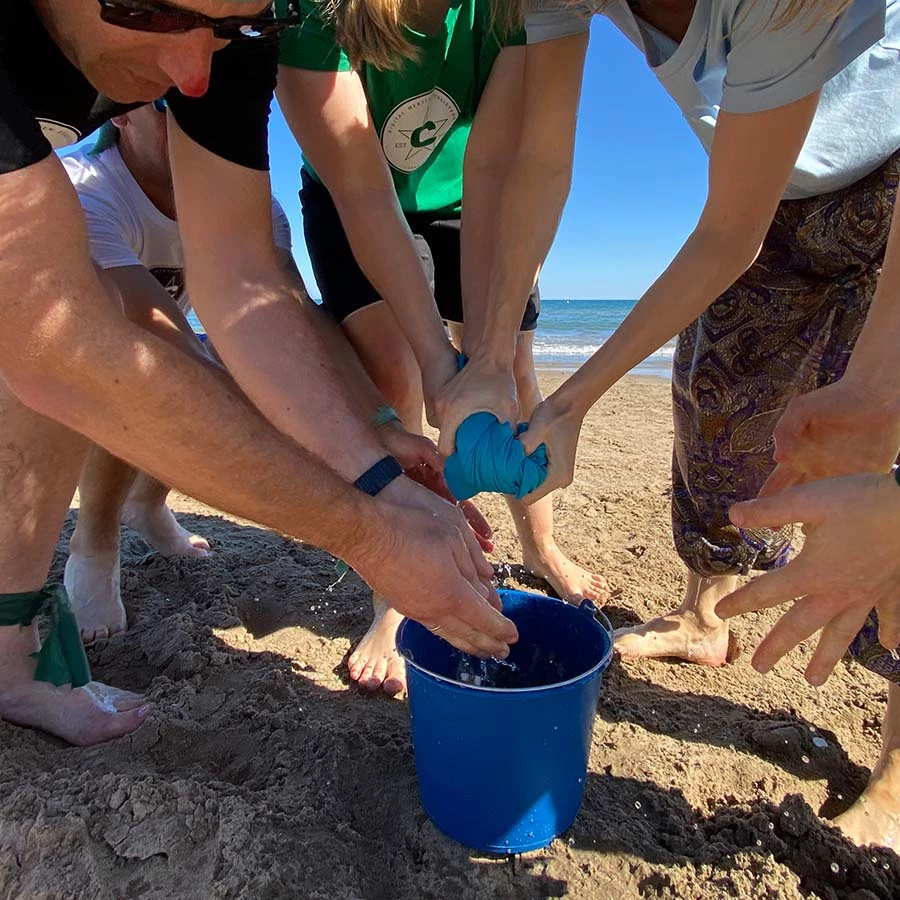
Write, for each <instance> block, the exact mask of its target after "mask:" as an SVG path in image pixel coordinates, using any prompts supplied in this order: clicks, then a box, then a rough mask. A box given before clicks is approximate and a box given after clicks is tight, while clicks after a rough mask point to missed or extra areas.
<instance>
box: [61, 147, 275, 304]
mask: <svg viewBox="0 0 900 900" xmlns="http://www.w3.org/2000/svg"><path fill="white" fill-rule="evenodd" d="M62 164H63V165H64V166H65V168H66V171H67V172H68V173H69V178H70V179H71V181H72V184H73V185H75V190H76V191H77V192H78V198H79V200H80V201H81V207H82V209H83V210H84V217H85V220H86V221H87V230H88V238H89V240H90V243H91V257H92V258H93V260H94V262H95V263H96V264H97V265H98V266H100V268H101V269H118V268H121V267H122V266H143V267H144V268H146V269H147V270H148V271H149V272H150V273H151V274H152V275H153V277H154V278H156V280H157V281H158V282H159V283H160V284H161V285H162V286H163V287H164V288H165V289H166V290H167V291H168V292H169V294H170V295H171V296H172V298H173V299H174V300H175V301H176V302H177V303H178V305H179V307H180V308H181V310H182V312H184V313H185V314H187V313H188V312H189V311H190V308H191V304H190V301H189V300H188V297H187V293H186V291H185V287H184V256H183V253H182V248H181V235H180V234H179V231H178V223H177V222H176V221H175V220H174V219H170V218H169V217H168V216H166V215H163V213H161V212H160V211H159V210H158V209H157V208H156V207H155V206H154V205H153V203H152V202H151V201H150V198H149V197H147V195H146V194H145V193H144V192H143V191H142V190H141V188H140V186H139V185H138V183H137V182H136V181H135V180H134V177H133V176H132V174H131V172H129V171H128V167H127V166H126V165H125V163H124V162H123V161H122V156H121V154H120V153H119V149H118V147H116V146H112V147H110V148H109V149H107V150H104V151H103V152H102V153H98V154H97V155H96V156H94V155H91V154H90V153H86V152H83V151H79V152H76V153H72V154H70V155H68V156H64V157H63V158H62ZM272 222H273V227H274V230H275V243H276V245H277V246H278V247H280V248H282V249H284V250H286V251H288V252H290V250H291V226H290V223H289V222H288V218H287V216H286V215H285V212H284V210H283V209H282V208H281V204H280V203H279V202H278V201H277V200H276V199H275V198H274V197H273V198H272Z"/></svg>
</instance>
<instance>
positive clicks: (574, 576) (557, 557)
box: [522, 544, 609, 602]
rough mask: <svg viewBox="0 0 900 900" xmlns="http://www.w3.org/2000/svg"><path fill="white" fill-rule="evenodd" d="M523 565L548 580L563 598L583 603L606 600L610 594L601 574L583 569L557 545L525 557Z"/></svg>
mask: <svg viewBox="0 0 900 900" xmlns="http://www.w3.org/2000/svg"><path fill="white" fill-rule="evenodd" d="M522 564H523V565H524V567H525V568H526V569H527V570H528V571H529V572H533V573H534V574H535V575H537V576H538V577H539V578H543V579H544V580H545V581H548V582H549V583H550V584H551V585H552V586H553V590H554V591H556V593H557V594H559V596H560V597H562V598H563V600H568V601H569V602H572V601H573V600H574V601H576V602H581V599H582V598H585V599H587V600H605V599H606V598H607V597H609V584H608V583H607V581H606V579H605V578H604V577H603V576H602V575H594V573H593V572H588V570H587V569H582V568H581V566H579V565H578V563H576V562H573V561H572V560H571V559H569V557H568V556H566V555H565V554H564V553H563V552H562V550H560V549H559V547H557V546H556V544H551V545H550V547H549V548H546V549H545V550H543V551H541V552H540V553H539V554H536V555H535V556H534V557H531V556H529V557H528V558H527V559H524V560H523V563H522Z"/></svg>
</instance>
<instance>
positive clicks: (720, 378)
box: [672, 151, 900, 576]
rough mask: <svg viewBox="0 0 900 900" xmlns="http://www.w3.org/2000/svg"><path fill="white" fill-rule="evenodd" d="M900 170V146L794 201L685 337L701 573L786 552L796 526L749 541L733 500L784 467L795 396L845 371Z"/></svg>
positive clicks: (675, 388)
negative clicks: (782, 427)
mask: <svg viewBox="0 0 900 900" xmlns="http://www.w3.org/2000/svg"><path fill="white" fill-rule="evenodd" d="M898 179H900V151H898V153H896V154H895V155H894V156H893V157H892V158H891V159H889V160H888V161H887V162H886V163H884V165H882V166H881V167H880V168H879V169H877V170H876V171H875V172H873V173H871V174H870V175H867V176H866V177H865V178H863V179H861V180H860V181H858V182H856V183H855V184H853V185H850V186H849V187H847V188H844V189H843V190H840V191H835V192H834V193H831V194H825V195H823V196H820V197H813V198H810V199H807V200H785V201H783V202H782V203H781V204H780V206H779V207H778V210H777V212H776V215H775V219H774V221H773V222H772V227H771V228H770V229H769V232H768V234H767V236H766V240H765V242H764V244H763V247H762V250H761V252H760V255H759V258H758V260H757V261H756V263H755V264H754V265H753V266H752V267H751V268H750V269H749V270H748V271H747V272H746V273H745V274H744V275H743V276H742V277H741V278H740V279H739V280H738V281H737V282H735V284H734V285H733V286H732V287H731V288H729V289H728V290H727V291H726V292H725V293H724V294H722V295H721V296H720V297H719V298H718V299H717V300H716V301H715V302H714V303H713V304H712V305H711V306H710V307H709V308H708V309H707V310H706V311H705V312H704V313H703V314H702V315H701V316H700V317H699V319H697V321H696V322H694V323H693V324H692V325H690V326H689V327H688V328H686V329H685V330H684V331H683V332H682V333H681V334H680V335H679V337H678V346H677V348H676V351H675V361H674V366H673V374H672V395H673V411H674V418H675V446H674V453H673V463H672V481H673V490H672V525H673V532H674V537H675V547H676V549H677V550H678V553H679V555H680V556H681V558H682V559H683V560H684V562H685V563H686V565H687V566H688V568H689V569H691V570H692V571H694V572H696V573H697V574H699V575H703V576H714V575H723V574H736V573H744V574H746V573H748V572H750V571H751V570H752V569H768V568H772V567H774V566H778V565H780V564H782V563H783V562H785V561H786V559H787V556H788V553H789V551H790V541H791V534H792V532H791V529H790V528H785V529H782V530H781V531H779V532H770V533H763V534H754V535H753V536H752V539H750V540H747V539H745V536H742V535H741V533H740V532H739V531H738V529H737V528H735V527H734V526H733V525H732V524H731V523H730V522H729V520H728V509H729V507H730V506H731V505H732V504H733V503H735V502H737V501H739V500H747V499H751V498H753V497H755V496H756V495H757V493H758V492H759V489H760V488H761V487H762V485H763V482H764V481H765V480H766V478H767V477H768V476H769V474H770V473H771V472H772V470H773V468H774V465H775V463H774V461H773V458H772V454H773V450H774V442H773V439H772V431H773V429H774V428H775V425H776V423H777V421H778V418H779V417H780V416H781V414H782V412H783V411H784V408H785V406H786V405H787V403H788V402H789V401H790V400H791V399H792V398H793V397H795V396H796V395H798V394H802V393H805V392H807V391H811V390H814V389H815V388H818V387H823V386H824V385H826V384H830V383H831V382H833V381H836V380H837V379H838V378H840V377H841V375H842V374H843V372H844V369H845V368H846V365H847V362H848V361H849V359H850V354H851V352H852V350H853V346H854V344H855V342H856V339H857V337H858V335H859V332H860V330H861V329H862V326H863V323H864V322H865V317H866V313H867V312H868V309H869V304H870V302H871V300H872V296H873V294H874V292H875V286H876V284H877V282H878V275H879V273H880V270H881V263H882V260H883V258H884V250H885V244H886V242H887V236H888V231H889V229H890V223H891V215H892V212H893V208H894V198H895V196H896V194H897V184H898Z"/></svg>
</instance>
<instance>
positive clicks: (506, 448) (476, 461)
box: [444, 412, 547, 500]
mask: <svg viewBox="0 0 900 900" xmlns="http://www.w3.org/2000/svg"><path fill="white" fill-rule="evenodd" d="M527 428H528V425H526V424H522V425H519V426H518V428H517V429H516V430H515V431H513V429H512V426H511V425H510V424H509V422H502V423H501V422H500V421H499V420H498V419H497V417H496V416H495V415H494V414H493V413H489V412H477V413H472V415H470V416H469V417H468V418H466V419H465V421H463V423H462V425H460V426H459V428H458V429H457V430H456V450H455V451H454V453H452V454H451V455H450V457H449V458H448V459H447V463H446V465H445V467H444V478H445V479H446V480H447V487H448V488H450V493H451V494H453V496H454V497H455V498H456V499H457V500H468V499H469V497H474V496H475V494H480V493H482V492H484V491H488V492H492V493H497V494H511V495H512V496H513V497H515V498H516V499H517V500H521V499H522V498H523V497H524V496H525V495H526V494H530V493H531V492H532V491H533V490H536V489H537V488H538V487H540V486H541V484H543V482H544V479H545V478H546V477H547V447H546V445H544V444H541V445H540V446H539V447H538V448H537V450H535V451H534V453H532V454H531V455H530V456H526V455H525V448H524V447H523V446H522V443H521V442H520V441H518V440H517V439H516V438H517V435H520V434H522V433H523V432H524V431H526V430H527Z"/></svg>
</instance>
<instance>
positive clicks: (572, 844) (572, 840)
mask: <svg viewBox="0 0 900 900" xmlns="http://www.w3.org/2000/svg"><path fill="white" fill-rule="evenodd" d="M569 846H570V847H574V846H575V838H569Z"/></svg>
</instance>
